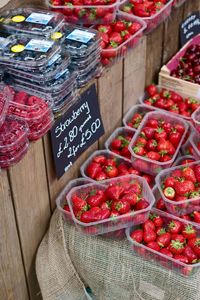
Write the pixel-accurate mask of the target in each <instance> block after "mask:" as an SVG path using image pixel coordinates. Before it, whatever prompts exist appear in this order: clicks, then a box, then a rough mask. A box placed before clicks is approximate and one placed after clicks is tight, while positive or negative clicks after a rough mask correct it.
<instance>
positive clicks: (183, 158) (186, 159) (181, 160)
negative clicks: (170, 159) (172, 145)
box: [173, 155, 196, 167]
mask: <svg viewBox="0 0 200 300" xmlns="http://www.w3.org/2000/svg"><path fill="white" fill-rule="evenodd" d="M194 161H196V159H195V157H194V156H192V155H183V156H182V155H181V156H180V157H178V158H177V159H176V160H175V162H174V163H173V167H176V166H180V165H184V164H188V162H194Z"/></svg>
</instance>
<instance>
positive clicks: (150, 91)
mask: <svg viewBox="0 0 200 300" xmlns="http://www.w3.org/2000/svg"><path fill="white" fill-rule="evenodd" d="M146 92H147V93H148V94H149V96H151V97H152V96H154V95H155V94H156V93H157V87H156V85H155V84H150V85H148V86H147V87H146Z"/></svg>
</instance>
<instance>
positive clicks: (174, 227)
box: [168, 220, 183, 234]
mask: <svg viewBox="0 0 200 300" xmlns="http://www.w3.org/2000/svg"><path fill="white" fill-rule="evenodd" d="M168 227H169V232H171V233H176V234H177V233H180V232H181V230H182V227H183V226H182V223H181V222H180V221H178V220H173V221H171V222H170V223H169V225H168Z"/></svg>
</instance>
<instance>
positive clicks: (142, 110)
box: [123, 104, 155, 130]
mask: <svg viewBox="0 0 200 300" xmlns="http://www.w3.org/2000/svg"><path fill="white" fill-rule="evenodd" d="M152 111H155V108H154V107H151V106H148V105H143V104H139V105H133V106H132V107H131V108H130V109H129V110H128V112H127V113H126V114H125V116H124V118H123V124H124V126H126V127H129V128H131V129H132V130H136V129H137V128H133V127H131V126H129V125H128V123H129V122H130V120H131V119H132V117H133V116H134V115H135V114H136V113H139V114H141V115H142V116H143V117H144V116H145V115H146V114H147V113H149V112H152Z"/></svg>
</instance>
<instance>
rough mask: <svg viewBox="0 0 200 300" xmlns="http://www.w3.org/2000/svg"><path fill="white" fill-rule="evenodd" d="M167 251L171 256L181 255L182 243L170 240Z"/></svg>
mask: <svg viewBox="0 0 200 300" xmlns="http://www.w3.org/2000/svg"><path fill="white" fill-rule="evenodd" d="M169 250H170V251H171V253H173V254H181V253H183V251H184V245H183V243H181V242H179V241H174V240H172V241H171V243H170V245H169Z"/></svg>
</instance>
